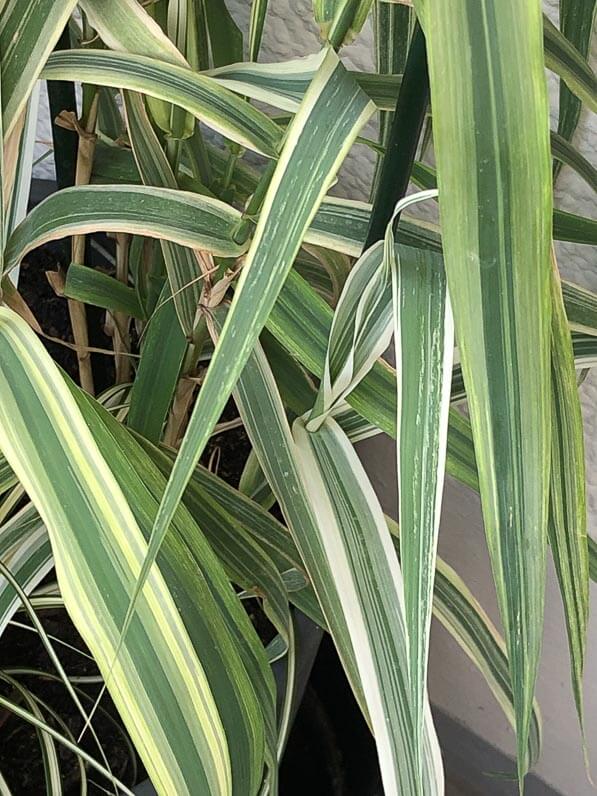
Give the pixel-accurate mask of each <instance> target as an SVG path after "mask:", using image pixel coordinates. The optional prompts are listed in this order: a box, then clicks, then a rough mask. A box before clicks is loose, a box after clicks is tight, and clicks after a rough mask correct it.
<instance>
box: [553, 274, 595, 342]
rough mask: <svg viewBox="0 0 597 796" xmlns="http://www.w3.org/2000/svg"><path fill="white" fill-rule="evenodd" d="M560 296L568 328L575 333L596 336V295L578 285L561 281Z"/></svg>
mask: <svg viewBox="0 0 597 796" xmlns="http://www.w3.org/2000/svg"><path fill="white" fill-rule="evenodd" d="M562 295H563V297H564V305H565V307H566V315H567V317H568V323H569V325H570V328H571V329H572V330H573V331H576V332H586V333H587V334H589V335H597V294H596V293H593V292H592V291H591V290H587V289H586V288H583V287H581V286H580V285H575V284H573V283H572V282H566V281H563V282H562Z"/></svg>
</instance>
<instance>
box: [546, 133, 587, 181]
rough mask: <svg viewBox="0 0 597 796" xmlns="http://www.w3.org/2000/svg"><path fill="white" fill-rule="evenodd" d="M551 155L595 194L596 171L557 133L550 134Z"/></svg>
mask: <svg viewBox="0 0 597 796" xmlns="http://www.w3.org/2000/svg"><path fill="white" fill-rule="evenodd" d="M551 154H552V155H553V156H554V158H556V160H559V161H560V162H561V163H565V164H566V165H567V166H570V168H572V169H574V171H575V172H576V173H577V174H578V175H579V176H580V177H582V178H583V180H585V182H586V183H587V185H590V186H591V188H592V189H593V190H594V191H596V192H597V169H595V168H594V167H593V165H592V164H591V163H589V161H588V160H587V159H586V158H584V157H583V156H582V155H581V154H580V152H579V151H578V150H577V149H575V148H574V147H573V146H572V145H571V144H570V143H568V141H566V139H565V138H564V137H563V136H561V135H559V133H554V132H552V134H551Z"/></svg>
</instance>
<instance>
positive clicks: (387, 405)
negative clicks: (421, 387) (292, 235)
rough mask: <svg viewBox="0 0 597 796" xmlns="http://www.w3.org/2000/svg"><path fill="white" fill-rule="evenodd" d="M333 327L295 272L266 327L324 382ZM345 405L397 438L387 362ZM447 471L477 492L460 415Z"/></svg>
mask: <svg viewBox="0 0 597 796" xmlns="http://www.w3.org/2000/svg"><path fill="white" fill-rule="evenodd" d="M402 223H403V221H402V220H401V222H400V224H401V225H402ZM331 325H332V310H331V308H330V307H329V306H328V305H327V304H326V303H325V301H323V299H321V298H319V296H317V294H316V293H315V292H314V291H313V290H312V289H311V288H310V287H309V285H308V284H307V283H306V282H305V281H304V279H302V278H301V277H300V276H299V275H298V274H297V273H296V272H295V271H294V270H293V271H291V272H290V274H289V275H288V278H287V280H286V283H285V284H284V287H283V289H282V291H281V292H280V295H279V297H278V301H277V302H276V304H275V305H274V308H273V310H272V312H271V314H270V317H269V320H268V323H267V328H268V330H269V331H270V332H271V333H272V334H273V335H274V336H275V337H276V339H277V340H279V342H280V343H281V344H282V345H283V346H284V347H285V348H286V349H287V351H289V353H291V354H292V355H293V356H294V357H295V358H296V359H297V360H298V361H299V362H300V363H301V364H302V365H303V366H304V367H305V368H307V370H309V371H310V372H311V373H313V374H315V375H316V376H317V377H319V378H321V376H322V375H323V370H324V364H325V356H326V346H327V341H328V338H329V334H330V328H331ZM346 400H347V401H348V403H349V404H350V405H351V406H352V407H353V408H354V409H355V410H356V411H357V412H358V413H359V414H360V415H361V416H362V417H363V418H364V419H365V421H366V422H367V423H369V424H372V425H373V426H375V427H376V428H379V429H381V430H382V431H385V433H386V434H389V435H390V436H391V437H394V438H396V372H395V371H394V369H393V368H391V367H390V366H389V365H388V364H387V363H386V362H384V361H382V360H378V361H377V362H376V363H375V364H374V365H373V367H372V369H371V371H370V372H369V373H368V374H367V375H366V376H365V378H364V379H363V381H362V382H361V383H360V384H358V385H357V386H356V387H355V389H354V390H353V391H352V393H350V395H348V396H347V399H346ZM359 433H360V432H359ZM352 438H353V439H354V438H355V435H354V434H353V435H352ZM446 467H447V470H448V472H449V473H450V475H452V476H454V477H455V478H457V479H458V480H460V481H462V483H464V484H467V486H470V487H471V488H473V489H478V483H477V472H476V466H475V457H474V450H473V444H472V435H471V429H470V424H469V422H468V420H467V419H466V418H465V417H463V416H462V415H460V414H459V413H458V412H456V411H451V412H450V421H449V427H448V455H447V459H446Z"/></svg>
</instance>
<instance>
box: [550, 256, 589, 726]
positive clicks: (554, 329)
mask: <svg viewBox="0 0 597 796" xmlns="http://www.w3.org/2000/svg"><path fill="white" fill-rule="evenodd" d="M551 374H552V402H551V405H552V440H551V474H550V493H549V496H550V499H549V509H550V510H549V524H548V531H549V541H550V545H551V553H552V556H553V560H554V564H555V568H556V573H557V576H558V583H559V586H560V593H561V595H562V602H563V604H564V615H565V617H566V626H567V629H568V646H569V648H570V669H571V675H572V690H573V692H574V699H575V702H576V708H577V711H578V717H579V721H580V724H581V728H582V729H583V730H584V727H583V725H584V711H583V692H582V685H583V671H584V663H585V650H586V641H587V623H588V615H589V551H588V548H587V505H586V495H585V483H586V474H585V451H584V430H583V420H582V412H581V406H580V397H579V394H578V384H577V378H576V369H575V365H574V352H573V348H572V340H571V337H570V330H569V328H568V324H567V322H566V314H565V311H564V302H563V300H562V291H561V287H560V279H559V275H558V272H557V264H556V262H555V257H554V259H553V278H552V321H551Z"/></svg>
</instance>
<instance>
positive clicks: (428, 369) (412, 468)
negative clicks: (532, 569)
mask: <svg viewBox="0 0 597 796" xmlns="http://www.w3.org/2000/svg"><path fill="white" fill-rule="evenodd" d="M400 204H402V203H399V204H398V207H399V206H400ZM398 207H397V208H396V209H397V211H398ZM392 224H393V220H392V221H391V222H390V224H389V225H388V230H387V232H386V238H385V259H386V261H387V266H388V268H389V270H390V271H391V275H392V292H393V305H394V340H395V349H396V373H397V392H398V402H397V403H398V412H397V416H398V419H397V429H398V435H397V459H398V495H399V523H400V528H401V536H400V559H401V564H402V572H403V576H404V604H405V620H406V626H407V627H408V653H409V654H408V659H409V671H410V680H411V682H410V688H411V703H412V706H413V727H414V738H415V744H416V745H420V743H421V738H422V733H423V720H424V708H425V701H426V699H427V663H428V659H429V633H430V625H431V607H432V596H433V580H434V574H435V564H436V555H437V539H438V534H439V521H440V512H441V503H442V493H443V487H444V473H445V460H446V442H447V431H448V412H449V408H450V383H451V378H452V357H453V353H454V323H453V320H452V311H451V309H450V304H449V299H448V296H447V288H446V274H445V271H444V265H443V261H442V258H441V255H439V254H435V253H433V252H424V251H422V250H420V249H412V248H409V247H406V246H398V247H395V245H394V236H393V234H392Z"/></svg>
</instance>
